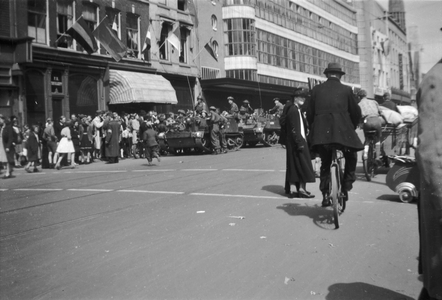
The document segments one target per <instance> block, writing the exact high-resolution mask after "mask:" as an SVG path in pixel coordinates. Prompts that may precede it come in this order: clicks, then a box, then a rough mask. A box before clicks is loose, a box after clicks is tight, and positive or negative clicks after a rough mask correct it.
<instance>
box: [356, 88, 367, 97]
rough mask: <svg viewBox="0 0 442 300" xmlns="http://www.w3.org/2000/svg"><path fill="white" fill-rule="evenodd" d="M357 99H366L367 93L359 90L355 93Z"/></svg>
mask: <svg viewBox="0 0 442 300" xmlns="http://www.w3.org/2000/svg"><path fill="white" fill-rule="evenodd" d="M357 95H358V96H359V97H367V91H366V90H359V92H358V93H357Z"/></svg>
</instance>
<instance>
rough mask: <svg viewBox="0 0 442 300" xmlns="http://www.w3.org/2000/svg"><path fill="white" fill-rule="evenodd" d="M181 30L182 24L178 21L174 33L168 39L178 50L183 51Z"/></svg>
mask: <svg viewBox="0 0 442 300" xmlns="http://www.w3.org/2000/svg"><path fill="white" fill-rule="evenodd" d="M180 37H181V32H180V24H179V23H177V25H176V27H175V30H173V32H172V34H170V35H169V37H168V38H167V41H168V42H169V43H171V44H172V46H174V47H175V48H176V49H177V50H178V53H180V52H181V40H180Z"/></svg>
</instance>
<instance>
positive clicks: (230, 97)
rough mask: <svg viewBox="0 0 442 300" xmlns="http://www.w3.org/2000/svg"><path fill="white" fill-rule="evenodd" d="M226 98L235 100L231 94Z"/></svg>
mask: <svg viewBox="0 0 442 300" xmlns="http://www.w3.org/2000/svg"><path fill="white" fill-rule="evenodd" d="M227 100H235V99H233V97H232V96H229V97H227Z"/></svg>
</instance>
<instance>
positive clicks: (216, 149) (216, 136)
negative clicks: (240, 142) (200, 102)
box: [208, 106, 221, 155]
mask: <svg viewBox="0 0 442 300" xmlns="http://www.w3.org/2000/svg"><path fill="white" fill-rule="evenodd" d="M209 109H210V114H209V118H208V120H209V129H210V140H211V141H212V149H213V152H212V154H215V155H216V154H220V153H221V150H220V145H219V141H220V139H221V134H220V132H219V122H220V120H221V118H220V116H219V115H218V114H217V113H216V107H215V106H211V107H210V108H209Z"/></svg>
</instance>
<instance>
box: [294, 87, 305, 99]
mask: <svg viewBox="0 0 442 300" xmlns="http://www.w3.org/2000/svg"><path fill="white" fill-rule="evenodd" d="M308 96H309V90H308V89H306V88H302V87H299V88H296V89H295V91H294V93H293V97H304V98H306V97H308Z"/></svg>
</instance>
